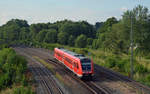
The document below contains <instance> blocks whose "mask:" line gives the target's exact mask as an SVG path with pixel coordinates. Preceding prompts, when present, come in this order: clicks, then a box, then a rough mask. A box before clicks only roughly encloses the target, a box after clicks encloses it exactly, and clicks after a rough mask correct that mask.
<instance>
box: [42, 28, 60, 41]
mask: <svg viewBox="0 0 150 94" xmlns="http://www.w3.org/2000/svg"><path fill="white" fill-rule="evenodd" d="M44 41H45V42H47V43H55V42H56V41H57V31H56V30H55V29H49V30H47V34H46V36H45V39H44Z"/></svg>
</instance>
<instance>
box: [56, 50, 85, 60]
mask: <svg viewBox="0 0 150 94" xmlns="http://www.w3.org/2000/svg"><path fill="white" fill-rule="evenodd" d="M58 49H60V50H62V51H64V52H66V53H68V54H70V55H72V56H74V57H76V58H79V59H87V57H85V56H84V55H83V54H77V53H75V52H72V51H69V50H67V49H64V48H58Z"/></svg>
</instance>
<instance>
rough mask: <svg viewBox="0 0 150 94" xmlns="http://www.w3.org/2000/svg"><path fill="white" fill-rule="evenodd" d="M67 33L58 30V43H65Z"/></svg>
mask: <svg viewBox="0 0 150 94" xmlns="http://www.w3.org/2000/svg"><path fill="white" fill-rule="evenodd" d="M68 37H69V35H68V34H67V33H66V32H60V33H59V34H58V43H60V44H63V45H66V44H67V41H68Z"/></svg>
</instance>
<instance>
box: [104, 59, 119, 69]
mask: <svg viewBox="0 0 150 94" xmlns="http://www.w3.org/2000/svg"><path fill="white" fill-rule="evenodd" d="M116 63H117V60H116V59H115V58H114V57H108V58H107V59H106V64H105V66H106V67H108V68H113V67H115V66H116Z"/></svg>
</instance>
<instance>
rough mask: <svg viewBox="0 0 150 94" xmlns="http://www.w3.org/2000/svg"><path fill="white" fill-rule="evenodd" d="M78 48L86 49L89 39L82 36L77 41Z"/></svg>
mask: <svg viewBox="0 0 150 94" xmlns="http://www.w3.org/2000/svg"><path fill="white" fill-rule="evenodd" d="M75 45H76V47H80V48H84V47H86V45H87V37H86V36H85V35H83V34H82V35H80V36H78V37H77V39H76V41H75Z"/></svg>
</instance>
